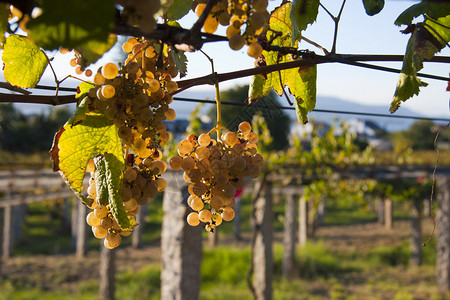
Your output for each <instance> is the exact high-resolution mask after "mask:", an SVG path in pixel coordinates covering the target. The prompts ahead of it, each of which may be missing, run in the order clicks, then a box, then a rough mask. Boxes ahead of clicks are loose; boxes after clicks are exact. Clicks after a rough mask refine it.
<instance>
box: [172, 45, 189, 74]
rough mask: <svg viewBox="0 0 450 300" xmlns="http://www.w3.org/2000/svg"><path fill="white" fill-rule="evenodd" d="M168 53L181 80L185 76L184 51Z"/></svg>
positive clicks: (185, 59) (185, 62) (185, 58)
mask: <svg viewBox="0 0 450 300" xmlns="http://www.w3.org/2000/svg"><path fill="white" fill-rule="evenodd" d="M170 53H171V54H172V58H173V61H174V63H175V66H176V67H177V69H178V72H179V73H180V78H183V77H184V76H186V74H187V61H188V59H187V57H186V55H185V54H184V51H180V50H173V51H171V52H170Z"/></svg>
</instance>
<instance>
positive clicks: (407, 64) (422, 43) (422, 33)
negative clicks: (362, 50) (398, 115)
mask: <svg viewBox="0 0 450 300" xmlns="http://www.w3.org/2000/svg"><path fill="white" fill-rule="evenodd" d="M449 27H450V16H447V17H443V18H439V19H437V20H436V21H433V20H430V19H428V20H427V21H426V22H425V23H419V24H417V25H416V26H415V29H414V31H413V33H412V35H411V37H410V38H409V41H408V45H407V48H406V53H405V57H404V59H403V66H402V70H401V72H400V77H399V80H398V83H397V88H396V90H395V93H394V99H393V100H392V103H391V106H390V108H389V110H390V112H391V113H394V112H395V111H397V109H398V108H399V107H400V104H401V102H404V101H406V100H408V99H410V98H411V97H413V96H414V95H418V94H419V91H420V87H422V86H427V85H428V84H427V83H426V82H423V81H422V80H420V79H419V78H418V77H417V72H419V71H420V70H421V69H422V68H423V61H424V60H426V59H431V58H432V57H433V56H434V55H435V54H436V53H437V52H439V51H440V50H441V49H442V48H444V47H445V46H446V44H447V43H448V42H449V41H450V30H449V29H448V28H449ZM428 28H430V29H431V30H428Z"/></svg>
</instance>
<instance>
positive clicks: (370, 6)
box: [363, 0, 384, 16]
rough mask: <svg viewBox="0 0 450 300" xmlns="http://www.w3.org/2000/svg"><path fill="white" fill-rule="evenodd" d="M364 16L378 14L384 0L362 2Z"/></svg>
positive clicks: (365, 0) (364, 0)
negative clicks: (364, 11)
mask: <svg viewBox="0 0 450 300" xmlns="http://www.w3.org/2000/svg"><path fill="white" fill-rule="evenodd" d="M363 4H364V9H365V10H366V14H368V15H369V16H374V15H376V14H378V13H379V12H380V11H381V10H382V9H383V7H384V0H363Z"/></svg>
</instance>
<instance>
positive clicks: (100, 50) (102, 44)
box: [76, 34, 117, 66]
mask: <svg viewBox="0 0 450 300" xmlns="http://www.w3.org/2000/svg"><path fill="white" fill-rule="evenodd" d="M116 42H117V36H116V35H115V34H111V35H109V37H108V39H107V40H106V41H97V40H89V41H86V42H85V43H83V44H81V45H80V46H78V47H76V49H77V51H78V52H79V53H80V54H81V56H82V57H83V58H85V59H86V65H87V66H88V65H90V64H93V63H95V62H96V61H97V60H99V59H100V58H101V57H102V56H103V54H104V53H106V52H107V51H108V50H110V49H111V48H112V47H113V46H114V45H115V44H116Z"/></svg>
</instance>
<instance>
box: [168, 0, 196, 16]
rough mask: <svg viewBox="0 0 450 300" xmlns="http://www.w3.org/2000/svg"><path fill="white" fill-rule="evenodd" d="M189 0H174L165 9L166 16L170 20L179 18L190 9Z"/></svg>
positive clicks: (190, 3)
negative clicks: (166, 9)
mask: <svg viewBox="0 0 450 300" xmlns="http://www.w3.org/2000/svg"><path fill="white" fill-rule="evenodd" d="M191 7H192V1H191V0H174V2H173V4H172V5H170V7H169V9H168V11H167V17H168V18H169V19H171V20H179V19H181V18H182V17H184V16H185V15H187V13H188V12H189V11H190V10H191Z"/></svg>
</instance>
